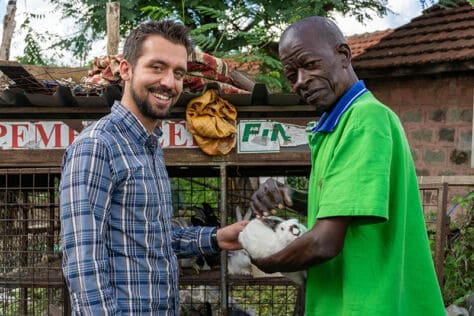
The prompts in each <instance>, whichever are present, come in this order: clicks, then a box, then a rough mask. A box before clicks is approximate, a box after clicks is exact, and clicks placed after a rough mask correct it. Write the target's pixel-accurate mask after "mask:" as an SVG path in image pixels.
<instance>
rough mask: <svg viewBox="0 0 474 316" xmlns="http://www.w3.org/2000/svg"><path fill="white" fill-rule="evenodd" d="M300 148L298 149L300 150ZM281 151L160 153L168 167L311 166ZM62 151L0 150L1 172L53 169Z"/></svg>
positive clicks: (304, 154) (305, 155)
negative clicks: (2, 169) (216, 154)
mask: <svg viewBox="0 0 474 316" xmlns="http://www.w3.org/2000/svg"><path fill="white" fill-rule="evenodd" d="M300 147H301V146H300ZM298 150H299V151H296V150H288V149H283V148H282V151H281V152H279V153H259V154H238V153H237V149H236V148H234V149H233V150H232V152H231V153H230V154H229V155H227V156H223V157H221V156H209V155H206V154H205V153H203V152H202V151H201V150H200V149H199V148H193V149H181V148H179V149H170V148H165V149H163V152H164V157H165V162H166V165H167V166H181V167H193V166H209V167H211V166H219V165H220V164H222V163H225V164H226V165H229V166H243V167H244V166H249V167H251V166H265V167H271V166H309V165H310V163H311V159H310V157H311V156H310V152H309V150H301V149H298ZM63 154H64V150H63V149H43V150H38V149H36V150H35V149H31V150H29V149H24V150H22V149H18V150H15V149H7V150H0V167H1V168H27V167H38V168H45V167H47V168H52V167H59V166H61V161H62V157H63Z"/></svg>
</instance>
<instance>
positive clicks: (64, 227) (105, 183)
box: [59, 139, 120, 315]
mask: <svg viewBox="0 0 474 316" xmlns="http://www.w3.org/2000/svg"><path fill="white" fill-rule="evenodd" d="M112 188H113V179H112V172H111V167H110V157H109V154H108V151H107V147H106V145H105V144H104V143H103V142H100V141H99V140H97V139H83V140H78V141H76V142H75V143H74V144H73V145H71V146H70V147H69V148H68V150H67V151H66V153H65V155H64V158H63V166H62V175H61V183H60V188H59V189H60V207H61V242H62V248H63V273H64V277H65V279H66V283H67V285H68V287H69V291H70V297H71V307H72V312H73V315H120V311H119V310H118V307H117V302H116V298H115V297H114V293H113V289H112V287H111V286H110V280H109V273H108V269H109V260H108V252H107V249H106V247H105V240H106V239H105V238H106V234H105V232H106V230H107V229H108V225H107V223H108V220H109V213H110V199H111V191H112Z"/></svg>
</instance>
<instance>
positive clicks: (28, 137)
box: [0, 120, 198, 149]
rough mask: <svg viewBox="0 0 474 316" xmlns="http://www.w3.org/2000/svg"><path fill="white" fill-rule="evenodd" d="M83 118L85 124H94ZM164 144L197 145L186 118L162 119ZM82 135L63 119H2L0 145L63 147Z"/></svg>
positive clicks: (187, 146)
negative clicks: (61, 120) (34, 120)
mask: <svg viewBox="0 0 474 316" xmlns="http://www.w3.org/2000/svg"><path fill="white" fill-rule="evenodd" d="M93 123H94V122H93V121H84V122H82V125H83V126H84V127H86V126H89V125H91V124H93ZM160 126H161V129H162V131H163V136H162V137H161V138H160V141H161V146H162V147H163V148H167V147H168V148H194V147H198V145H197V143H196V142H195V141H194V138H193V135H192V134H191V133H189V132H188V130H187V129H186V121H184V120H182V121H171V120H164V121H162V122H161V125H160ZM78 135H79V133H78V132H77V131H75V130H74V129H73V128H71V127H70V126H68V125H67V124H65V123H63V122H50V121H45V122H0V149H64V148H66V147H68V146H69V145H70V144H72V142H73V141H74V139H75V138H76V137H77V136H78Z"/></svg>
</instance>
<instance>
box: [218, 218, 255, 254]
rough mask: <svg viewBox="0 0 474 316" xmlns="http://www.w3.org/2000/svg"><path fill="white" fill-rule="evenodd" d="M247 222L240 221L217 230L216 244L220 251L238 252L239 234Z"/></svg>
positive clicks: (240, 247) (239, 246)
mask: <svg viewBox="0 0 474 316" xmlns="http://www.w3.org/2000/svg"><path fill="white" fill-rule="evenodd" d="M248 223H249V221H240V222H237V223H234V224H231V225H228V226H225V227H222V228H219V229H218V230H217V243H218V244H219V248H221V249H222V250H239V249H242V245H241V244H240V243H239V240H238V238H239V234H240V232H241V231H242V230H243V229H244V228H245V226H247V224H248Z"/></svg>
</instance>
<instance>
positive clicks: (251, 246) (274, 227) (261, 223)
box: [239, 216, 307, 285]
mask: <svg viewBox="0 0 474 316" xmlns="http://www.w3.org/2000/svg"><path fill="white" fill-rule="evenodd" d="M306 231H307V228H306V227H305V226H304V225H303V224H301V223H300V222H299V221H298V219H296V218H291V219H288V220H284V219H282V218H280V217H276V216H268V217H264V218H256V219H253V220H251V221H250V223H248V225H247V226H246V227H245V228H244V229H243V230H242V232H241V233H240V234H239V242H240V243H241V244H242V246H243V247H244V249H245V250H246V251H247V252H248V254H249V255H250V257H251V258H253V259H261V258H264V257H268V256H270V255H272V254H274V253H276V252H278V251H280V250H282V249H283V248H285V247H286V246H288V245H289V244H290V243H291V242H293V241H294V240H295V239H296V238H298V237H300V236H301V235H303V234H304V233H305V232H306ZM282 274H283V275H284V276H285V277H287V278H289V279H290V280H292V281H293V282H295V283H297V284H299V285H303V284H304V283H305V280H306V271H297V272H284V273H282Z"/></svg>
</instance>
